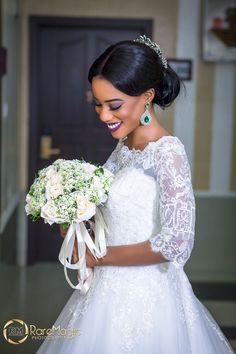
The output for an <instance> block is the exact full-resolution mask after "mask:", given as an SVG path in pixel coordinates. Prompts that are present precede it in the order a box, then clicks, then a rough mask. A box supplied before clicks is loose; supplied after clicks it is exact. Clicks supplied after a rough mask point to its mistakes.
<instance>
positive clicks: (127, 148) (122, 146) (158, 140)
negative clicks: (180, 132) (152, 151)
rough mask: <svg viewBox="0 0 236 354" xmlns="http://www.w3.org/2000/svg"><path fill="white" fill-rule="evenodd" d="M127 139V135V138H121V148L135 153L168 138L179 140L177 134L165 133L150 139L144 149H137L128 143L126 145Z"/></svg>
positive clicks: (141, 151)
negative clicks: (130, 146)
mask: <svg viewBox="0 0 236 354" xmlns="http://www.w3.org/2000/svg"><path fill="white" fill-rule="evenodd" d="M126 139H127V137H125V138H122V139H120V140H119V143H120V145H121V148H122V149H124V150H126V151H129V152H135V153H143V152H144V151H146V150H147V149H148V148H149V147H150V146H152V145H154V144H155V145H158V144H159V143H160V142H162V141H164V140H166V139H167V140H168V139H171V140H172V139H174V140H178V141H179V139H178V138H177V136H174V135H163V136H162V137H161V138H159V139H157V140H152V141H149V142H148V143H147V145H146V146H145V147H144V148H143V149H142V150H140V149H136V148H132V149H130V148H129V147H128V146H127V145H125V143H124V141H125V140H126Z"/></svg>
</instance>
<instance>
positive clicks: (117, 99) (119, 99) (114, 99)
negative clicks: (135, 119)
mask: <svg viewBox="0 0 236 354" xmlns="http://www.w3.org/2000/svg"><path fill="white" fill-rule="evenodd" d="M93 98H94V99H95V100H96V101H99V100H98V99H97V98H96V97H93ZM114 101H121V102H124V100H122V99H121V98H112V99H111V100H106V101H104V102H106V103H109V102H114Z"/></svg>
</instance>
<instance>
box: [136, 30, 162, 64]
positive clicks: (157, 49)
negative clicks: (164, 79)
mask: <svg viewBox="0 0 236 354" xmlns="http://www.w3.org/2000/svg"><path fill="white" fill-rule="evenodd" d="M134 42H139V43H143V44H146V45H147V46H148V47H150V48H151V49H153V50H155V52H156V53H157V55H158V56H159V58H160V60H161V62H162V65H163V66H164V68H165V69H167V60H166V58H165V57H164V55H163V54H162V51H161V48H160V46H159V44H156V43H155V42H152V41H151V39H150V38H148V37H146V36H145V35H143V36H139V38H137V39H134Z"/></svg>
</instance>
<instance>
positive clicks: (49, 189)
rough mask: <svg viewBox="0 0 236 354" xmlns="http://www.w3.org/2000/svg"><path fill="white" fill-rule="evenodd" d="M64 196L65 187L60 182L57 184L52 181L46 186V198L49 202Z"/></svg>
mask: <svg viewBox="0 0 236 354" xmlns="http://www.w3.org/2000/svg"><path fill="white" fill-rule="evenodd" d="M61 194H63V187H62V185H61V183H60V182H57V183H55V184H53V183H52V181H51V180H50V181H49V182H47V184H46V198H47V200H49V199H51V198H56V197H58V196H59V195H61Z"/></svg>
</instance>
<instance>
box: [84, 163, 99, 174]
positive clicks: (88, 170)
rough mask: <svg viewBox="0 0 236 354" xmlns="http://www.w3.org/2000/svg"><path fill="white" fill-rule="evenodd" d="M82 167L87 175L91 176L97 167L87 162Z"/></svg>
mask: <svg viewBox="0 0 236 354" xmlns="http://www.w3.org/2000/svg"><path fill="white" fill-rule="evenodd" d="M82 166H83V169H84V171H85V173H88V174H89V175H90V174H92V173H93V172H94V170H95V168H96V167H95V166H93V165H91V164H89V163H87V162H85V163H84V164H83V165H82Z"/></svg>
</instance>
